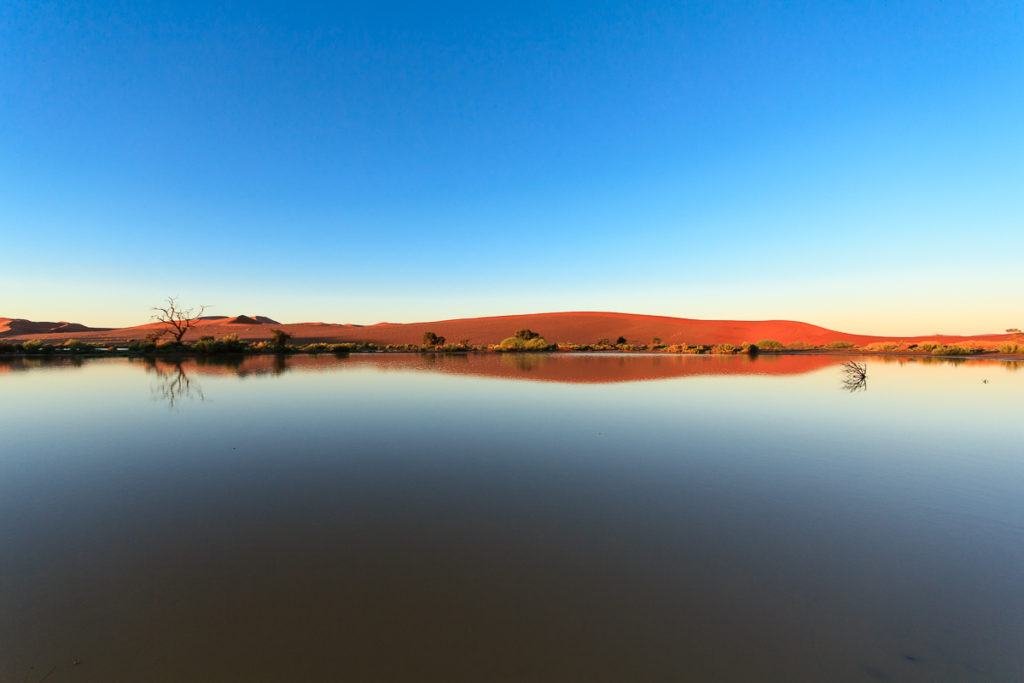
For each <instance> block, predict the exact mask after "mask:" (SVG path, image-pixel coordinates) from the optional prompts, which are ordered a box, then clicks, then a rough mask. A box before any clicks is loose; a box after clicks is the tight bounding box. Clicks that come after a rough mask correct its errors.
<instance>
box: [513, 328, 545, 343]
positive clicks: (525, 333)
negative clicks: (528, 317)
mask: <svg viewBox="0 0 1024 683" xmlns="http://www.w3.org/2000/svg"><path fill="white" fill-rule="evenodd" d="M515 338H516V339H522V340H523V341H530V340H531V339H539V338H540V335H539V334H538V333H536V332H534V331H533V330H516V334H515Z"/></svg>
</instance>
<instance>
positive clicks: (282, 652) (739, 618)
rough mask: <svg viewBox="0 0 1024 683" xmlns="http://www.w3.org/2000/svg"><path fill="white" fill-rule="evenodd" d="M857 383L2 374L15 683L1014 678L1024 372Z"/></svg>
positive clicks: (1022, 647)
mask: <svg viewBox="0 0 1024 683" xmlns="http://www.w3.org/2000/svg"><path fill="white" fill-rule="evenodd" d="M843 360H845V359H844V358H840V357H829V356H784V357H767V356H763V357H761V358H756V359H749V358H746V357H685V356H684V357H680V356H651V355H545V356H511V355H509V356H497V355H480V356H448V357H446V356H436V357H435V356H419V355H387V356H385V355H366V356H360V355H354V356H351V357H349V358H334V357H333V356H315V357H309V356H301V357H300V356H297V357H292V358H289V359H287V360H278V359H274V358H272V357H256V358H248V359H246V360H245V361H244V362H241V363H238V362H219V363H212V364H200V363H197V362H196V361H194V360H189V361H185V362H184V363H182V364H181V365H175V364H174V363H171V362H156V363H153V362H149V363H147V362H144V361H141V360H131V359H125V358H110V359H95V360H85V361H79V362H72V361H71V360H67V359H62V360H55V361H49V362H42V361H32V360H17V359H15V360H7V361H2V360H0V681H2V682H4V683H6V682H7V681H11V682H14V681H18V682H26V681H27V682H30V683H35V682H37V681H43V680H45V681H46V683H57V682H60V681H247V682H248V681H297V680H337V681H446V682H452V681H685V680H696V681H722V680H736V681H872V680H883V681H1021V680H1024V419H1022V413H1021V407H1022V405H1024V401H1022V399H1024V371H1020V370H1018V369H1017V368H1018V365H1017V364H1012V363H1001V362H995V361H977V360H971V361H967V362H960V363H953V362H939V361H932V362H927V361H929V360H930V359H925V360H906V359H904V360H895V359H881V358H868V359H866V362H867V364H868V383H867V386H866V387H861V388H860V389H859V390H856V389H857V388H856V387H854V389H855V390H854V391H849V390H847V389H848V388H847V387H844V385H843V384H842V379H843V376H842V373H841V368H840V363H841V362H842V361H843ZM1022 370H1024V369H1022Z"/></svg>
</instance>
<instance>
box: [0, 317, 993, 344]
mask: <svg viewBox="0 0 1024 683" xmlns="http://www.w3.org/2000/svg"><path fill="white" fill-rule="evenodd" d="M268 320H270V319H269V318H266V317H265V316H251V317H250V316H244V315H242V316H235V317H229V318H207V319H203V320H200V321H199V322H198V323H197V324H196V325H195V327H194V328H193V329H191V330H189V332H188V334H187V335H186V337H185V339H186V340H195V339H198V338H199V337H201V336H207V335H212V336H217V337H219V336H223V335H227V334H237V335H238V336H239V337H240V338H242V339H246V340H259V339H269V338H270V337H271V336H272V330H274V329H282V330H284V331H285V332H287V333H288V334H290V335H292V338H293V340H294V342H296V343H304V342H310V341H324V342H346V341H351V342H373V343H375V344H380V345H385V344H419V343H421V342H422V340H423V334H424V332H434V333H435V334H438V335H441V336H443V337H445V338H446V339H447V340H448V341H449V342H458V341H461V340H464V339H468V340H469V342H470V343H471V344H476V345H482V344H495V343H497V342H499V341H501V340H502V339H504V338H505V337H509V336H511V335H512V334H514V333H515V331H516V330H519V329H522V328H529V329H531V330H533V331H535V332H538V333H540V334H541V335H542V336H543V337H544V338H545V339H547V340H548V341H549V342H556V343H577V344H593V343H595V342H597V340H598V339H602V338H606V339H610V340H612V341H614V340H616V339H617V338H618V337H625V338H626V340H627V342H629V343H632V344H648V343H650V342H651V339H652V338H654V337H658V338H659V339H661V341H662V342H663V343H665V344H683V343H686V344H742V343H744V342H758V341H761V340H765V339H774V340H776V341H779V342H781V343H783V344H792V343H794V342H807V343H808V344H828V343H830V342H836V341H840V342H852V343H855V344H861V345H862V344H870V343H873V342H886V341H900V340H904V341H911V342H913V341H923V340H929V341H937V342H940V343H956V342H966V341H972V340H973V341H981V340H988V341H993V340H994V341H1002V340H1009V339H1011V338H1012V336H1013V335H1009V334H986V335H974V336H954V335H922V336H917V337H887V336H872V335H863V334H850V333H847V332H838V331H835V330H829V329H826V328H824V327H819V326H817V325H811V324H808V323H802V322H796V321H792V320H695V319H692V318H670V317H665V316H654V315H635V314H630V313H601V312H574V313H538V314H532V315H508V316H495V317H490V318H464V319H457V320H440V321H435V322H419V323H379V324H376V325H367V326H359V325H340V324H329V323H292V324H277V323H273V322H264V321H268ZM0 321H7V319H5V318H0ZM7 322H9V323H10V322H18V323H28V321H7ZM2 324H3V322H0V326H2ZM31 324H32V325H40V326H47V325H51V326H52V325H66V326H70V325H71V324H70V323H31ZM74 327H75V329H71V327H65V328H62V329H60V330H56V329H53V328H44V327H39V328H32V330H28V328H26V327H25V326H24V325H23V324H22V325H21V326H20V327H17V326H16V327H15V328H10V329H11V331H10V332H7V333H0V334H2V335H3V336H6V337H10V338H12V339H19V338H20V339H30V338H38V339H42V340H44V341H60V340H63V339H68V338H71V337H74V338H76V339H81V340H83V341H110V342H120V341H126V340H129V339H143V338H145V337H146V336H147V335H150V334H153V333H154V332H157V331H159V330H160V329H161V325H160V324H159V323H148V324H145V325H138V326H135V327H127V328H122V329H115V330H98V329H92V328H86V327H84V326H81V325H77V326H74ZM0 329H3V328H2V327H0Z"/></svg>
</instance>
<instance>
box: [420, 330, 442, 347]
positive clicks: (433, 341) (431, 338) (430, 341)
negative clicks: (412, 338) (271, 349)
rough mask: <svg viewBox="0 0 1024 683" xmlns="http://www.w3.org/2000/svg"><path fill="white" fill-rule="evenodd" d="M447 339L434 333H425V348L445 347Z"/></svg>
mask: <svg viewBox="0 0 1024 683" xmlns="http://www.w3.org/2000/svg"><path fill="white" fill-rule="evenodd" d="M444 342H445V339H444V337H441V336H439V335H436V334H434V333H433V332H424V333H423V345H424V346H444Z"/></svg>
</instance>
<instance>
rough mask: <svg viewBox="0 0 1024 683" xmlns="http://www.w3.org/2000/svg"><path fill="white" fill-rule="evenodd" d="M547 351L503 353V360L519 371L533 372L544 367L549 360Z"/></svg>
mask: <svg viewBox="0 0 1024 683" xmlns="http://www.w3.org/2000/svg"><path fill="white" fill-rule="evenodd" d="M548 358H549V356H548V354H546V353H509V354H503V355H502V356H501V360H502V362H503V363H505V364H506V365H510V366H511V367H513V368H515V369H516V370H517V371H519V372H532V371H533V370H536V369H538V368H541V367H543V366H544V365H546V364H547V362H548Z"/></svg>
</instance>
